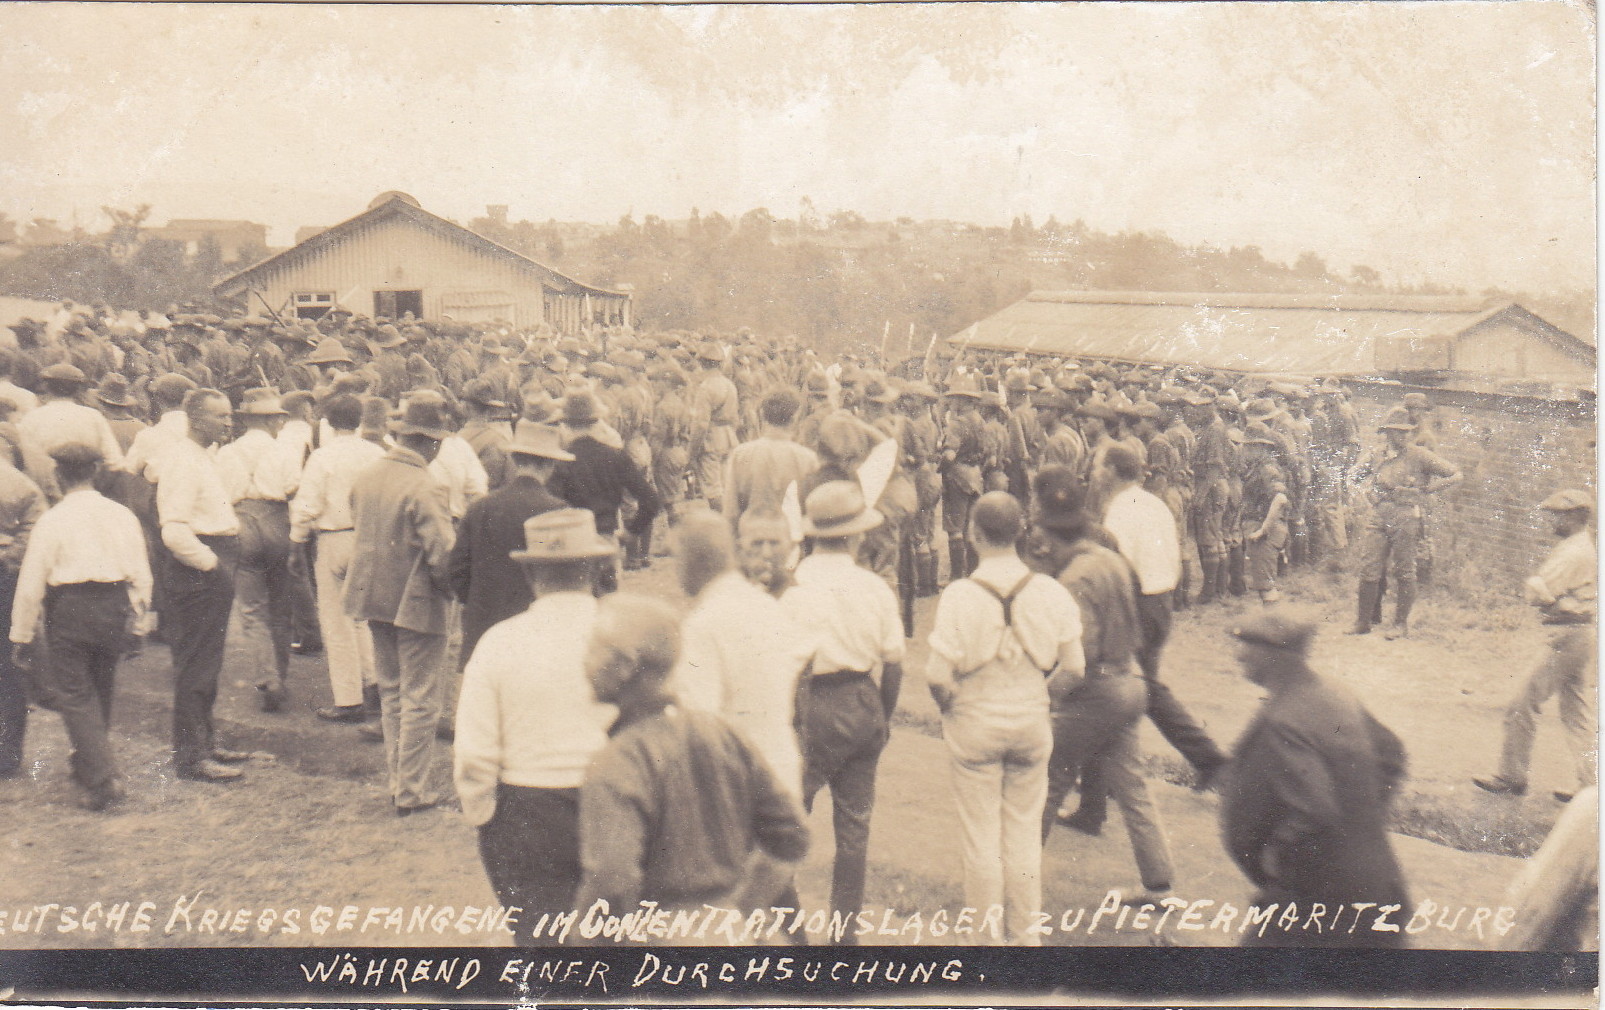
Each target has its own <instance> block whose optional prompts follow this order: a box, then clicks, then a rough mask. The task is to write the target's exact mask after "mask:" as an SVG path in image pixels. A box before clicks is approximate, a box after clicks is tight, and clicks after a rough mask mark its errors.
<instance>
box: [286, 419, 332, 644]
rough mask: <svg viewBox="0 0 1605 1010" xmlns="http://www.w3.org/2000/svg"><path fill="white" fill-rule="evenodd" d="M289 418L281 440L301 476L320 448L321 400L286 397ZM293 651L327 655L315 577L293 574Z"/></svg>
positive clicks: (291, 581)
mask: <svg viewBox="0 0 1605 1010" xmlns="http://www.w3.org/2000/svg"><path fill="white" fill-rule="evenodd" d="M279 403H280V406H282V407H283V408H284V409H285V410H286V411H288V412H289V415H290V416H289V417H287V418H285V421H284V427H282V428H280V429H279V434H278V440H279V442H280V443H281V444H282V445H283V446H284V448H285V450H286V451H287V452H289V453H290V454H291V455H292V456H294V457H295V461H296V462H295V469H296V472H297V473H301V472H302V471H303V470H305V468H306V462H307V459H308V457H310V456H311V455H312V450H313V449H315V448H317V446H318V442H319V438H320V432H321V430H322V429H321V428H320V427H317V424H318V415H317V406H316V405H317V400H316V399H315V398H314V397H313V395H312V394H311V393H310V392H308V391H307V390H305V389H297V390H293V391H291V392H288V393H285V394H284V396H283V398H282V399H281V400H280V401H279ZM290 576H291V577H290V651H291V652H293V653H295V654H296V655H297V656H317V655H320V654H322V652H323V633H322V632H321V631H320V630H319V626H318V603H317V598H316V596H315V595H314V593H313V591H312V573H311V572H308V571H306V570H300V571H291V573H290Z"/></svg>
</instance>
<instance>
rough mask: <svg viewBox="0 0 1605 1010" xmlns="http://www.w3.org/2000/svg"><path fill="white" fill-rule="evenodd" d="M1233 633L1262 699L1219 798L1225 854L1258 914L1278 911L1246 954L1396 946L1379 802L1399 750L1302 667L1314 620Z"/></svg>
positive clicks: (1399, 936) (1273, 618) (1289, 619)
mask: <svg viewBox="0 0 1605 1010" xmlns="http://www.w3.org/2000/svg"><path fill="white" fill-rule="evenodd" d="M1232 633H1233V635H1234V636H1236V638H1237V640H1238V642H1239V643H1240V644H1239V646H1238V651H1237V658H1238V662H1240V663H1241V664H1242V666H1243V670H1244V673H1245V674H1246V675H1247V677H1248V679H1249V680H1251V681H1253V682H1254V683H1255V684H1258V685H1260V686H1261V687H1263V688H1265V689H1266V690H1267V691H1268V692H1269V694H1270V696H1269V698H1267V699H1266V702H1265V704H1264V706H1263V707H1261V709H1260V710H1259V713H1258V714H1257V715H1256V716H1255V717H1254V720H1253V722H1251V723H1250V724H1249V727H1248V729H1247V730H1245V731H1244V733H1243V736H1242V739H1241V740H1239V741H1238V743H1237V747H1236V748H1235V750H1234V751H1233V754H1234V756H1233V758H1232V760H1231V763H1230V764H1229V765H1227V767H1226V771H1225V773H1224V774H1225V782H1224V783H1223V787H1222V790H1221V834H1222V838H1223V841H1224V843H1225V846H1226V851H1227V853H1228V854H1230V855H1231V857H1232V860H1233V861H1234V862H1236V863H1237V866H1238V868H1239V869H1241V870H1242V871H1243V873H1244V874H1245V875H1246V876H1247V877H1248V879H1249V880H1251V881H1253V883H1254V885H1255V886H1256V887H1257V888H1258V889H1259V890H1258V892H1257V893H1256V894H1255V896H1254V904H1255V905H1257V906H1258V907H1259V910H1260V911H1261V912H1264V911H1265V910H1266V909H1269V908H1271V907H1272V906H1277V907H1276V909H1275V912H1274V913H1273V914H1272V915H1271V916H1269V917H1268V918H1267V919H1266V920H1265V921H1263V922H1261V923H1260V924H1259V926H1258V927H1257V928H1255V929H1249V930H1247V931H1245V932H1244V933H1243V934H1242V935H1243V943H1244V945H1246V946H1256V947H1326V946H1340V947H1399V946H1403V945H1404V933H1403V931H1402V929H1401V928H1400V922H1399V920H1400V919H1401V918H1407V916H1401V914H1400V912H1401V910H1402V909H1405V908H1407V907H1408V906H1409V896H1408V894H1407V892H1406V888H1405V882H1404V875H1403V873H1402V872H1401V871H1400V869H1399V862H1398V859H1397V858H1395V856H1394V853H1393V846H1392V844H1391V843H1390V842H1389V841H1388V804H1389V801H1390V800H1391V798H1392V796H1393V792H1394V789H1395V787H1396V786H1397V785H1398V783H1399V781H1400V779H1402V778H1403V777H1404V767H1405V758H1404V746H1403V745H1402V744H1401V743H1400V742H1399V738H1398V737H1396V736H1394V735H1393V733H1392V732H1391V731H1390V730H1389V729H1388V728H1387V727H1386V726H1384V725H1382V724H1381V723H1380V722H1377V720H1376V719H1375V718H1374V717H1373V716H1372V715H1371V713H1370V712H1368V711H1366V709H1365V706H1364V705H1362V704H1361V703H1360V701H1359V699H1357V698H1355V697H1354V696H1353V695H1351V694H1349V692H1348V691H1346V690H1344V689H1343V688H1341V687H1338V686H1337V685H1335V684H1331V683H1328V682H1327V681H1325V680H1323V679H1322V678H1321V677H1320V676H1318V675H1317V674H1316V673H1315V671H1313V670H1311V669H1310V667H1309V664H1308V662H1307V661H1306V655H1307V653H1308V651H1309V646H1310V640H1311V639H1312V638H1313V637H1314V635H1315V624H1314V622H1311V621H1305V620H1301V619H1299V618H1297V617H1294V616H1292V615H1291V614H1289V613H1288V612H1286V611H1285V610H1281V609H1273V610H1268V611H1265V612H1264V613H1262V614H1259V615H1256V616H1254V617H1253V618H1251V619H1250V620H1249V621H1247V622H1246V623H1244V624H1243V625H1242V626H1240V627H1238V628H1236V629H1234V630H1233V632H1232ZM1295 906H1296V911H1295V910H1294V909H1295ZM1321 906H1324V908H1325V911H1324V912H1323V913H1322V914H1320V915H1316V914H1312V913H1314V912H1316V910H1317V909H1318V908H1320V907H1321ZM1295 920H1296V921H1295ZM1284 923H1291V925H1284Z"/></svg>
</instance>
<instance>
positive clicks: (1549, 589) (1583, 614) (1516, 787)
mask: <svg viewBox="0 0 1605 1010" xmlns="http://www.w3.org/2000/svg"><path fill="white" fill-rule="evenodd" d="M1539 507H1540V508H1541V509H1543V510H1544V511H1545V512H1547V513H1549V519H1550V522H1551V524H1552V529H1553V531H1554V534H1555V536H1557V537H1559V538H1560V543H1558V544H1556V545H1555V549H1554V550H1553V551H1551V552H1550V554H1549V557H1547V558H1545V559H1544V563H1543V564H1542V565H1541V566H1539V568H1538V571H1537V572H1535V573H1534V574H1533V575H1532V576H1531V577H1530V578H1528V579H1527V581H1526V583H1524V584H1523V586H1522V591H1523V595H1524V596H1525V597H1526V600H1527V603H1528V604H1529V605H1530V606H1532V607H1535V608H1536V609H1537V610H1538V613H1539V615H1540V620H1541V622H1542V623H1543V624H1544V625H1545V630H1546V631H1547V633H1548V639H1549V641H1548V643H1547V647H1546V648H1545V650H1544V653H1543V656H1542V658H1541V659H1540V660H1539V662H1538V665H1537V667H1536V668H1535V669H1534V670H1533V672H1532V673H1531V674H1530V675H1529V676H1528V678H1527V682H1526V684H1525V685H1524V686H1523V687H1522V689H1521V693H1520V694H1518V695H1517V696H1516V697H1515V698H1513V699H1512V700H1511V702H1510V704H1509V705H1508V706H1507V707H1506V708H1505V742H1504V747H1503V749H1502V751H1501V752H1500V755H1499V774H1497V775H1495V776H1493V777H1491V778H1478V779H1473V780H1472V781H1473V782H1475V783H1476V784H1477V786H1478V787H1479V788H1482V789H1485V790H1487V791H1488V792H1491V793H1509V794H1511V795H1514V796H1521V795H1522V794H1524V793H1526V791H1527V766H1528V765H1529V764H1530V763H1531V760H1532V753H1533V738H1534V736H1535V735H1536V734H1537V726H1536V725H1535V722H1536V718H1537V715H1538V711H1539V709H1541V708H1542V707H1543V706H1544V704H1545V703H1546V702H1548V701H1549V699H1550V697H1551V696H1554V695H1559V697H1560V703H1559V704H1560V721H1561V725H1562V726H1564V727H1565V729H1566V739H1567V743H1568V745H1569V747H1570V749H1571V752H1572V761H1573V764H1574V767H1575V768H1576V774H1577V784H1578V787H1579V788H1582V787H1585V786H1591V785H1594V784H1595V783H1596V782H1597V781H1598V772H1597V771H1596V763H1597V758H1598V754H1597V751H1596V747H1595V741H1596V739H1597V736H1596V731H1595V718H1594V710H1595V707H1596V706H1597V705H1598V701H1597V699H1596V698H1595V695H1596V694H1597V693H1598V685H1597V683H1596V681H1597V680H1598V678H1599V644H1598V637H1597V634H1596V632H1595V625H1594V621H1595V618H1596V614H1597V612H1598V609H1599V601H1598V596H1599V590H1598V588H1597V586H1596V585H1595V580H1596V573H1597V571H1598V569H1599V552H1598V550H1597V549H1596V548H1595V546H1594V531H1593V530H1592V529H1590V528H1589V522H1590V520H1591V519H1593V517H1594V496H1593V495H1592V494H1589V493H1588V492H1587V491H1579V490H1575V489H1569V490H1565V491H1557V492H1556V493H1554V494H1552V495H1550V496H1549V497H1548V498H1545V499H1544V502H1543V504H1542V505H1540V506H1539ZM1554 795H1555V798H1556V799H1557V800H1560V801H1561V802H1562V803H1564V802H1567V801H1568V800H1570V799H1571V798H1572V793H1571V792H1570V791H1567V790H1555V791H1554Z"/></svg>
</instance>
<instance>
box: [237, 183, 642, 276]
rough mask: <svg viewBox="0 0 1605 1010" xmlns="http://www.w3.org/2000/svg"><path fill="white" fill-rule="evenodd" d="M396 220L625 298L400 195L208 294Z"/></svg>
mask: <svg viewBox="0 0 1605 1010" xmlns="http://www.w3.org/2000/svg"><path fill="white" fill-rule="evenodd" d="M395 218H400V219H402V220H405V221H409V222H411V223H413V224H415V225H418V226H419V227H421V228H423V229H425V230H426V231H430V232H433V233H434V234H436V235H439V236H441V237H443V238H446V239H449V240H450V241H453V242H458V243H460V244H462V245H465V246H468V247H469V248H471V249H474V250H475V251H477V252H481V253H484V254H486V255H488V256H492V257H495V258H498V259H504V260H507V261H508V262H510V263H513V264H514V265H516V266H518V267H520V268H522V269H525V270H528V271H529V272H530V273H532V274H534V275H536V276H537V277H539V278H540V280H541V282H542V283H543V284H545V285H546V286H547V287H550V288H552V289H554V290H556V291H558V292H561V293H564V294H576V295H577V294H592V295H609V296H612V297H615V298H627V297H629V294H628V293H627V292H623V291H610V290H608V289H607V288H598V287H592V286H591V285H589V284H582V283H580V282H579V281H577V280H575V279H574V278H572V277H569V276H568V275H566V274H562V273H559V272H558V271H556V270H553V269H552V268H551V267H549V266H546V265H545V264H543V263H537V262H536V261H535V260H532V259H530V258H529V257H528V256H525V255H524V254H523V253H518V252H514V251H513V250H511V249H509V248H507V247H506V246H504V245H501V244H499V243H497V242H492V241H491V240H490V239H488V238H486V237H485V236H483V235H481V234H479V233H478V232H475V231H471V230H469V229H467V228H464V227H463V226H462V225H460V224H455V223H453V222H451V221H448V220H446V219H445V218H443V217H440V216H438V215H435V214H431V213H429V212H428V211H427V210H424V209H423V208H422V207H420V206H418V204H417V203H416V202H415V201H413V200H412V198H410V197H408V196H406V194H403V193H393V194H385V196H384V197H381V198H380V199H378V200H375V201H374V203H373V205H372V206H370V207H369V208H368V209H367V210H365V211H363V212H362V213H361V214H358V215H357V216H356V217H353V218H350V219H349V220H346V221H342V222H340V223H339V224H337V225H335V226H334V227H332V228H328V229H325V230H324V231H321V232H319V233H318V234H316V235H313V236H312V237H311V238H308V239H307V240H306V241H304V242H300V243H298V244H296V245H293V246H291V247H290V248H288V249H286V250H284V251H283V252H281V253H278V254H276V255H273V256H269V257H268V258H267V259H265V260H263V261H261V262H260V263H257V264H255V265H254V266H250V267H246V268H245V269H244V270H241V271H240V272H239V273H237V274H234V275H233V276H231V277H226V278H224V279H223V280H221V281H218V282H217V283H216V284H214V285H213V286H212V290H213V292H215V293H216V294H218V295H221V296H224V297H227V296H230V295H236V294H239V293H240V292H242V291H245V290H246V289H247V288H249V287H251V286H252V285H253V284H255V283H257V282H259V281H260V279H261V278H263V277H265V276H267V275H268V274H270V273H272V272H273V271H276V270H282V269H286V268H289V267H293V266H295V265H296V264H297V263H299V262H301V261H302V260H304V259H305V258H306V257H307V256H308V255H309V254H311V253H314V252H317V251H318V250H320V249H325V248H327V247H329V246H331V245H334V244H337V243H340V242H343V241H345V240H346V239H348V238H350V237H351V236H353V235H356V234H358V233H360V232H362V231H364V230H366V229H368V228H371V227H373V226H374V225H376V224H379V223H381V222H384V221H389V220H392V219H395Z"/></svg>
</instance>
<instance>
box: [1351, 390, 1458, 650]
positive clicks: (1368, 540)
mask: <svg viewBox="0 0 1605 1010" xmlns="http://www.w3.org/2000/svg"><path fill="white" fill-rule="evenodd" d="M1377 430H1378V431H1380V432H1382V434H1383V437H1384V438H1385V439H1386V440H1387V446H1386V448H1385V449H1384V450H1382V451H1380V452H1373V453H1371V454H1370V455H1369V456H1367V457H1366V458H1365V459H1363V460H1361V462H1360V464H1359V465H1358V466H1357V467H1356V468H1355V473H1354V474H1353V476H1354V477H1355V478H1356V479H1365V478H1370V480H1371V491H1370V496H1371V506H1372V511H1371V519H1370V521H1369V522H1368V523H1367V525H1366V530H1365V537H1364V539H1363V540H1362V541H1361V544H1360V583H1359V589H1358V600H1357V603H1356V614H1355V620H1354V627H1353V628H1352V629H1350V631H1349V634H1351V635H1364V634H1366V633H1368V632H1369V631H1370V630H1371V624H1372V622H1373V620H1374V615H1375V612H1376V609H1377V607H1378V605H1379V604H1378V601H1379V600H1380V598H1381V596H1382V577H1383V574H1384V573H1386V574H1387V576H1388V578H1389V579H1390V580H1391V582H1392V584H1393V593H1394V597H1393V607H1394V611H1393V622H1392V624H1390V625H1389V626H1388V629H1387V631H1386V632H1384V635H1383V637H1385V638H1388V639H1390V640H1391V639H1395V638H1402V637H1404V636H1405V635H1406V634H1407V633H1408V630H1409V619H1410V608H1411V607H1412V606H1414V604H1415V590H1416V541H1417V539H1418V538H1419V537H1420V535H1421V503H1422V500H1423V499H1424V498H1426V497H1427V496H1428V495H1433V494H1437V493H1438V492H1440V491H1443V490H1444V489H1446V488H1450V487H1453V486H1454V485H1456V484H1458V483H1460V479H1461V473H1460V471H1459V470H1458V469H1456V468H1455V466H1454V465H1453V464H1451V463H1450V462H1449V461H1448V460H1445V459H1444V458H1443V457H1441V456H1439V455H1438V454H1437V453H1435V452H1433V451H1432V450H1431V449H1428V448H1426V447H1424V446H1420V445H1413V444H1411V442H1410V439H1411V438H1412V437H1413V436H1414V434H1415V430H1416V426H1415V425H1414V424H1412V423H1410V416H1409V414H1408V413H1406V411H1405V410H1404V408H1403V407H1394V408H1393V409H1392V410H1390V411H1388V414H1387V417H1385V418H1384V419H1383V421H1382V424H1381V425H1379V426H1378V428H1377Z"/></svg>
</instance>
